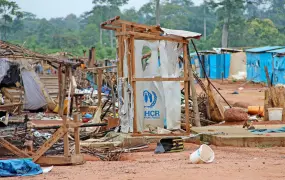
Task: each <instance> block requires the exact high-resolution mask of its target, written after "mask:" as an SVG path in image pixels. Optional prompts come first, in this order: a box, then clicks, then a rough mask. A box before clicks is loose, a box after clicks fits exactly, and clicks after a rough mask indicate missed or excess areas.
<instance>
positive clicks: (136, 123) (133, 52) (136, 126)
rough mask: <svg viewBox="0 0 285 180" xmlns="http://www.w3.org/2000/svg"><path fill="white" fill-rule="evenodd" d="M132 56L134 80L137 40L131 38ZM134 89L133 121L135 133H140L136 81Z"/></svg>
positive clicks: (133, 83)
mask: <svg viewBox="0 0 285 180" xmlns="http://www.w3.org/2000/svg"><path fill="white" fill-rule="evenodd" d="M130 50H131V51H130V54H131V57H130V58H131V59H130V60H131V67H132V68H131V72H130V73H131V77H132V79H133V78H135V77H136V60H135V38H134V37H133V36H131V38H130ZM131 83H132V88H133V99H134V121H133V132H134V133H137V132H138V119H137V93H136V92H137V85H136V82H135V81H132V82H131Z"/></svg>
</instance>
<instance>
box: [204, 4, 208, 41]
mask: <svg viewBox="0 0 285 180" xmlns="http://www.w3.org/2000/svg"><path fill="white" fill-rule="evenodd" d="M204 40H207V20H206V1H204Z"/></svg>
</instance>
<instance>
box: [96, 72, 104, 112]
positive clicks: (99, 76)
mask: <svg viewBox="0 0 285 180" xmlns="http://www.w3.org/2000/svg"><path fill="white" fill-rule="evenodd" d="M102 75H103V70H102V69H99V70H98V75H97V92H98V103H99V104H98V107H100V106H101V103H102V81H103V78H102Z"/></svg>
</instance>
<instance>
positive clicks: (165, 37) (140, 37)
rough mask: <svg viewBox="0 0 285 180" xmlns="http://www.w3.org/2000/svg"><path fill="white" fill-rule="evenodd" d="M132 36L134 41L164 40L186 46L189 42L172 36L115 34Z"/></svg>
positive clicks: (130, 33) (117, 34)
mask: <svg viewBox="0 0 285 180" xmlns="http://www.w3.org/2000/svg"><path fill="white" fill-rule="evenodd" d="M131 35H132V36H134V38H135V39H145V40H165V41H174V42H179V43H184V44H188V43H189V41H188V40H186V39H184V38H181V37H177V38H176V37H173V36H171V37H170V36H160V35H153V34H148V33H138V32H131V31H128V32H120V33H116V36H131Z"/></svg>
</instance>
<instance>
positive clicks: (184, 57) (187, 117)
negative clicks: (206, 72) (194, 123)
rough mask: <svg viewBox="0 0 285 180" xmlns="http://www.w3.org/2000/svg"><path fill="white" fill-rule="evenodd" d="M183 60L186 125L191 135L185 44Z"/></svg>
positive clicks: (185, 45) (185, 46) (184, 46)
mask: <svg viewBox="0 0 285 180" xmlns="http://www.w3.org/2000/svg"><path fill="white" fill-rule="evenodd" d="M183 60H184V78H185V80H184V89H185V98H184V99H185V123H186V132H187V133H190V119H189V67H188V61H189V60H188V53H187V44H185V43H184V44H183Z"/></svg>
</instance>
